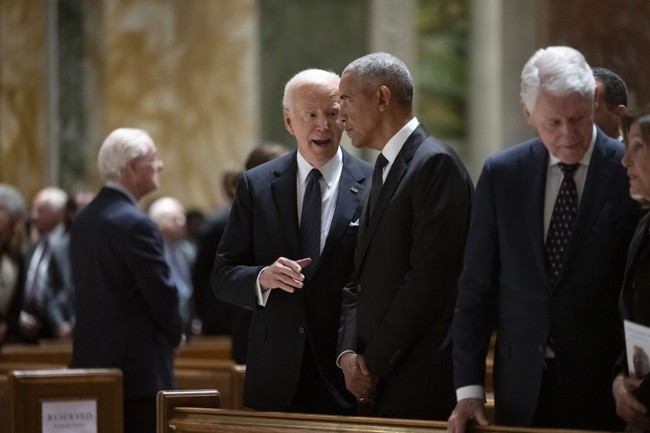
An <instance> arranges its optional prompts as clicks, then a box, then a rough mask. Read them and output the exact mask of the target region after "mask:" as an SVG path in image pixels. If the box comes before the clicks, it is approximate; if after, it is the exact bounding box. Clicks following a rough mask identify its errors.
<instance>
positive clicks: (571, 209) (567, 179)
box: [546, 162, 579, 285]
mask: <svg viewBox="0 0 650 433" xmlns="http://www.w3.org/2000/svg"><path fill="white" fill-rule="evenodd" d="M578 165H579V164H571V165H568V164H563V163H561V162H560V163H558V166H559V167H560V170H562V174H563V175H564V179H562V185H560V191H559V192H558V194H557V199H556V200H555V207H554V208H553V214H552V216H551V223H550V224H549V227H548V234H547V235H546V256H547V260H548V275H549V279H550V281H551V285H553V284H555V280H556V279H557V277H558V275H560V270H561V269H562V262H563V260H564V255H565V252H566V247H567V245H568V244H569V239H570V238H571V231H572V230H573V222H574V221H575V218H576V212H577V210H578V191H577V189H576V183H575V181H574V180H573V172H574V171H575V170H576V168H577V167H578Z"/></svg>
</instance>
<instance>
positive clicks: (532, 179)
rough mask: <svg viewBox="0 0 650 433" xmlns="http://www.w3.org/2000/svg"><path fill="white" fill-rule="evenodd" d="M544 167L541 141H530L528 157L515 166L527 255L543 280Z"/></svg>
mask: <svg viewBox="0 0 650 433" xmlns="http://www.w3.org/2000/svg"><path fill="white" fill-rule="evenodd" d="M547 166H548V151H547V150H546V148H545V147H544V144H543V143H542V142H541V140H535V141H533V143H532V144H531V146H530V154H529V157H528V158H525V159H523V160H522V161H521V164H520V165H519V170H520V173H519V178H520V179H521V180H522V182H521V184H520V185H521V188H520V194H521V197H520V199H521V200H522V203H524V218H525V221H526V222H527V223H526V227H529V229H527V230H526V232H527V235H528V237H529V238H528V242H529V243H530V250H529V253H530V254H531V255H532V257H533V261H534V262H535V265H536V266H537V268H538V269H539V272H540V275H543V276H544V277H547V276H548V271H547V266H546V250H545V249H544V243H545V239H544V191H545V190H546V172H547ZM526 179H528V181H526ZM506 229H507V228H506ZM546 280H548V278H546Z"/></svg>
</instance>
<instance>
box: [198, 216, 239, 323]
mask: <svg viewBox="0 0 650 433" xmlns="http://www.w3.org/2000/svg"><path fill="white" fill-rule="evenodd" d="M229 215H230V207H227V208H224V209H222V210H220V211H219V212H216V213H215V214H213V215H212V216H210V218H208V219H207V220H206V221H205V223H203V226H202V227H201V234H200V236H199V241H198V245H197V247H198V248H197V251H196V260H195V261H194V267H193V269H192V285H193V287H194V292H193V293H192V297H193V298H194V299H193V303H194V305H195V306H196V312H197V315H198V316H199V318H200V319H201V322H202V324H203V327H202V330H201V333H202V334H204V335H228V334H230V333H231V331H232V326H233V317H234V314H235V310H236V307H235V306H234V305H232V304H230V303H228V302H223V301H220V300H219V299H217V298H216V297H215V296H214V291H213V290H212V287H210V274H211V273H212V269H213V267H214V257H215V255H216V254H217V247H218V246H219V242H220V241H221V236H223V232H224V230H225V229H226V223H227V222H228V216H229Z"/></svg>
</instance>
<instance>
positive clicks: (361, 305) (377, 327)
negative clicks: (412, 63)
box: [339, 125, 473, 419]
mask: <svg viewBox="0 0 650 433" xmlns="http://www.w3.org/2000/svg"><path fill="white" fill-rule="evenodd" d="M472 192H473V186H472V182H471V179H470V177H469V175H468V174H467V171H466V170H465V167H464V166H463V164H462V163H461V162H460V159H459V158H458V156H457V155H456V154H455V152H454V151H453V150H452V149H451V148H449V147H448V146H446V145H445V144H443V143H441V142H439V141H438V140H436V139H435V138H433V137H431V136H430V135H429V134H428V133H427V131H426V130H425V129H424V127H423V126H422V125H420V126H418V128H417V129H416V130H415V131H414V132H413V133H412V134H411V136H410V137H409V138H408V139H407V141H406V142H405V144H404V146H403V148H402V149H401V151H400V152H399V153H398V155H397V158H396V160H395V162H394V163H393V165H392V167H391V169H390V172H389V173H388V176H387V178H386V181H385V182H384V185H383V187H382V190H381V194H380V195H379V198H378V200H377V203H376V205H375V210H374V212H373V215H372V216H371V218H370V220H366V218H367V216H366V212H365V211H364V214H363V215H362V218H361V221H362V224H361V228H360V232H359V241H358V242H359V243H358V247H357V254H356V256H355V276H354V278H353V281H354V282H355V283H356V284H354V285H350V286H348V287H347V288H346V293H345V295H344V296H345V299H344V306H343V316H342V318H341V320H342V322H341V324H342V328H341V333H340V337H339V349H340V351H341V352H342V351H343V350H347V349H351V350H354V351H356V352H357V353H361V354H363V355H364V357H365V359H366V363H367V364H368V366H369V368H370V369H371V370H372V371H373V372H374V373H377V374H379V375H380V376H381V379H380V383H379V388H378V397H377V401H376V407H375V415H377V416H391V417H409V416H413V417H418V418H424V417H426V418H434V419H447V417H448V416H449V413H450V412H451V410H452V409H453V406H454V403H455V396H454V391H453V384H452V379H451V375H452V372H451V344H450V341H449V338H448V330H449V326H450V323H451V319H452V315H453V308H454V303H455V299H456V292H457V282H458V276H459V274H460V270H461V266H462V255H463V248H464V245H465V237H466V234H467V230H468V227H469V217H470V207H471V196H472Z"/></svg>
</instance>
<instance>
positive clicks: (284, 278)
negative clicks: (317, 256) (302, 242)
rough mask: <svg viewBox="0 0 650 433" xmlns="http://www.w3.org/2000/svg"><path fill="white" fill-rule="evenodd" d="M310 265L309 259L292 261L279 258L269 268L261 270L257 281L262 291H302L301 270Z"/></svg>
mask: <svg viewBox="0 0 650 433" xmlns="http://www.w3.org/2000/svg"><path fill="white" fill-rule="evenodd" d="M310 263H311V259H310V258H306V259H300V260H296V261H294V260H289V259H287V258H285V257H280V258H279V259H277V260H276V261H275V262H273V264H272V265H271V266H268V267H266V268H264V270H262V273H261V274H260V280H259V281H260V287H261V288H262V291H266V290H269V289H282V290H284V291H285V292H289V293H293V292H294V291H295V290H296V289H302V285H303V281H305V276H304V275H303V274H302V273H301V272H302V268H304V267H307V266H309V264H310Z"/></svg>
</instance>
